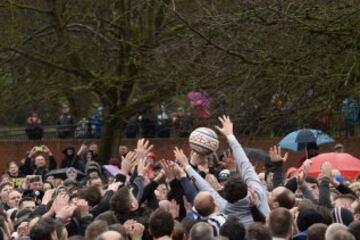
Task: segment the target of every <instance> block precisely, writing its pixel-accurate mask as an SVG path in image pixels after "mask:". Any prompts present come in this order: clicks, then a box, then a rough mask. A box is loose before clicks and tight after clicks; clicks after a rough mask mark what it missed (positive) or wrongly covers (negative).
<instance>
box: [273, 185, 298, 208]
mask: <svg viewBox="0 0 360 240" xmlns="http://www.w3.org/2000/svg"><path fill="white" fill-rule="evenodd" d="M276 201H277V202H278V203H279V206H280V207H283V208H287V209H292V208H293V207H294V206H295V195H294V193H293V192H291V191H290V190H289V189H285V191H283V192H282V193H280V194H279V195H278V196H277V197H276Z"/></svg>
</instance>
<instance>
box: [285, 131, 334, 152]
mask: <svg viewBox="0 0 360 240" xmlns="http://www.w3.org/2000/svg"><path fill="white" fill-rule="evenodd" d="M334 141H335V140H334V139H333V138H331V137H330V136H329V135H327V134H326V133H324V132H323V131H321V130H317V129H306V128H305V129H300V130H296V131H294V132H291V133H289V134H288V135H286V136H285V137H284V138H283V139H282V140H281V141H280V142H279V146H280V147H282V148H286V149H289V150H293V151H300V150H302V149H305V148H306V146H307V145H308V144H309V143H316V145H321V144H326V143H332V142H334Z"/></svg>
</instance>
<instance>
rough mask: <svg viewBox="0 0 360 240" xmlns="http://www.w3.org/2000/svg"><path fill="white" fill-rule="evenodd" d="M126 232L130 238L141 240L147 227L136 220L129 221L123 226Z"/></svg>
mask: <svg viewBox="0 0 360 240" xmlns="http://www.w3.org/2000/svg"><path fill="white" fill-rule="evenodd" d="M123 226H124V228H125V230H126V233H127V234H128V235H130V237H131V238H132V239H141V237H142V236H143V234H144V230H145V227H144V225H142V224H140V223H138V222H136V221H135V220H132V219H130V220H127V221H126V222H125V223H124V224H123Z"/></svg>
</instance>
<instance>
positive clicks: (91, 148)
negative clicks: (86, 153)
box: [89, 143, 99, 154]
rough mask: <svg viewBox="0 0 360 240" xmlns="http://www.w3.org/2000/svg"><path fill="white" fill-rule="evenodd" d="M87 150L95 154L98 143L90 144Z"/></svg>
mask: <svg viewBox="0 0 360 240" xmlns="http://www.w3.org/2000/svg"><path fill="white" fill-rule="evenodd" d="M89 150H90V151H92V152H93V153H94V154H97V153H98V150H99V148H98V145H97V144H96V143H92V144H90V146H89Z"/></svg>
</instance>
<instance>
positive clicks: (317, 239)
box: [307, 223, 328, 240]
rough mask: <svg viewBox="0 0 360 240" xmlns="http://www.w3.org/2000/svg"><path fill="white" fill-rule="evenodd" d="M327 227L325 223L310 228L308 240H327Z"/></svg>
mask: <svg viewBox="0 0 360 240" xmlns="http://www.w3.org/2000/svg"><path fill="white" fill-rule="evenodd" d="M327 227H328V226H327V225H325V224H323V223H316V224H314V225H312V226H311V227H309V229H308V231H307V232H308V238H307V240H325V232H326V229H327Z"/></svg>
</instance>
